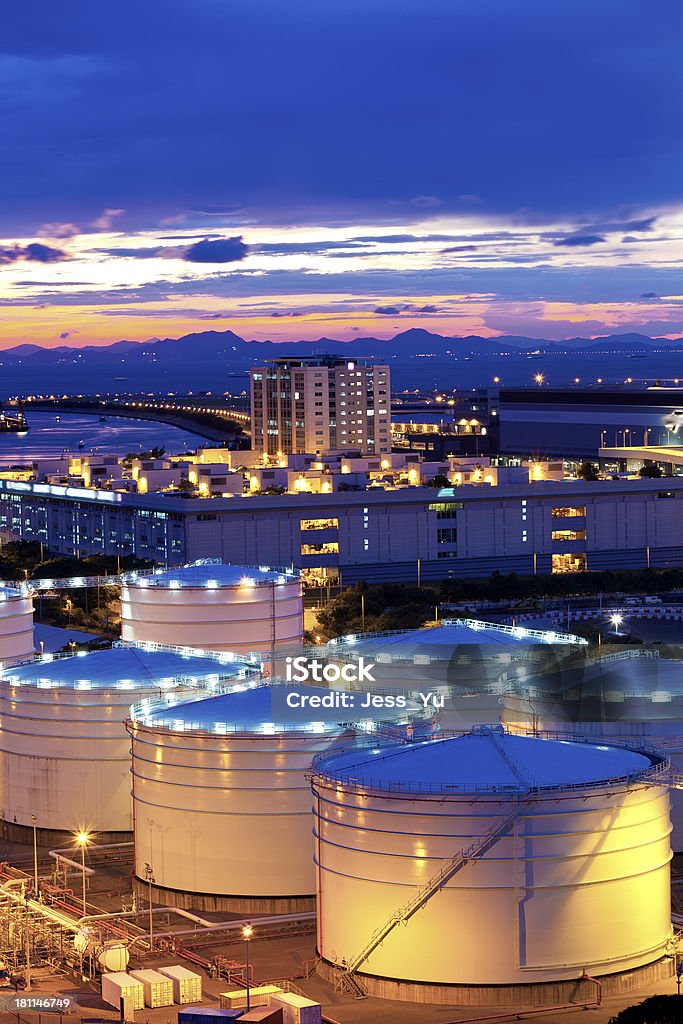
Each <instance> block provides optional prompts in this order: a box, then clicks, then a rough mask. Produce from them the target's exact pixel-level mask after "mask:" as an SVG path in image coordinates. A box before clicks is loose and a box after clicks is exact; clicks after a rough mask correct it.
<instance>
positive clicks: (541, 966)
mask: <svg viewBox="0 0 683 1024" xmlns="http://www.w3.org/2000/svg"><path fill="white" fill-rule="evenodd" d="M666 765H667V762H666V759H663V758H660V757H658V756H657V755H655V754H650V753H646V752H645V751H642V750H639V751H635V750H630V749H625V748H619V747H610V746H605V745H599V746H596V745H594V744H589V743H571V742H557V741H551V740H542V739H536V738H532V737H523V736H514V735H509V734H506V733H504V732H503V730H502V728H501V727H500V726H499V727H497V728H495V729H489V728H485V727H481V728H480V729H476V728H475V729H474V730H472V732H471V733H469V734H463V735H461V736H458V737H455V738H450V739H445V740H432V741H427V742H423V743H420V744H412V745H408V746H405V745H404V746H389V747H387V748H379V749H377V748H375V749H374V750H372V749H369V750H365V751H364V752H359V751H358V749H356V750H350V751H348V752H333V753H331V754H329V755H327V756H322V757H320V758H318V759H317V760H316V763H315V764H314V770H313V776H312V778H313V796H314V804H315V807H314V813H315V819H316V836H317V846H316V861H317V866H318V915H319V921H318V948H319V951H320V953H321V955H322V957H323V963H324V965H325V966H324V968H323V970H324V973H326V974H327V975H334V974H335V973H340V972H343V970H344V967H346V969H347V970H351V971H353V972H354V975H353V976H354V977H357V978H360V979H361V980H362V983H363V984H364V986H365V987H366V989H367V991H368V992H369V993H370V994H375V995H379V996H383V997H387V998H406V999H412V1000H419V1001H433V1002H441V1003H458V1004H461V1003H471V1004H473V1003H495V1004H496V1005H501V1004H507V1005H511V1006H512V1007H513V1008H515V1007H518V1006H520V1005H530V1004H534V1003H535V1004H536V1005H550V1004H553V1003H555V1004H556V1003H559V1002H564V1001H569V999H570V998H571V999H579V998H581V997H580V996H579V995H578V994H577V993H578V988H577V982H576V979H579V978H581V976H582V975H583V974H584V971H585V972H587V973H588V974H590V975H592V976H597V975H611V974H614V973H616V972H622V971H633V970H634V969H636V968H639V967H641V966H643V965H647V964H653V963H654V962H659V961H660V958H662V957H663V956H664V954H665V953H666V951H667V943H668V941H669V938H670V935H671V919H670V905H669V860H670V857H671V853H670V848H669V829H670V825H669V794H668V789H667V787H666V785H665V784H663V783H662V782H661V781H660V776H661V775H662V769H664V768H666ZM462 851H467V852H466V855H465V856H464V857H463V856H461V852H462ZM455 867H457V868H458V869H457V870H455V871H454V870H453V869H454V868H455ZM449 871H450V873H449ZM416 907H419V909H416ZM411 908H412V910H414V913H412V914H411V913H410V911H411ZM392 921H393V922H394V924H393V926H391V927H388V930H387V926H388V924H389V922H392ZM385 923H386V924H385ZM378 937H379V939H381V941H380V942H379V944H378V943H377V938H378ZM653 970H654V971H655V974H656V973H657V971H659V970H660V967H657V968H653ZM661 970H662V971H664V972H665V974H666V976H669V975H670V973H671V967H670V964H669V963H668V960H667V961H666V964H665V965H664V966H661ZM582 995H583V991H582ZM592 996H593V989H592V987H591V985H590V984H589V985H588V986H587V988H586V998H587V999H590V998H592Z"/></svg>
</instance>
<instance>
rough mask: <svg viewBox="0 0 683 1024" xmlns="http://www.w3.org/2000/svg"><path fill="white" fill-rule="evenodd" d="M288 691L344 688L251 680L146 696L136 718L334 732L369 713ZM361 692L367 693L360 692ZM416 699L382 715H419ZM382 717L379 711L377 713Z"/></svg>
mask: <svg viewBox="0 0 683 1024" xmlns="http://www.w3.org/2000/svg"><path fill="white" fill-rule="evenodd" d="M289 693H297V694H302V693H305V694H306V695H307V696H312V697H328V698H329V697H330V695H331V694H332V695H334V694H335V693H337V694H338V693H339V691H331V690H329V689H327V688H326V687H323V686H305V687H302V686H296V685H286V684H275V685H251V686H250V685H249V684H248V683H247V684H246V685H242V686H238V687H234V688H233V689H232V690H231V691H230V692H228V693H221V694H217V695H215V696H212V697H203V698H200V699H197V700H193V699H190V700H182V699H181V700H180V701H174V702H173V703H170V704H169V703H168V702H167V701H165V702H164V703H163V704H159V703H158V702H149V704H148V703H147V702H145V701H142V702H140V703H138V704H136V705H134V707H133V708H132V718H133V719H134V720H136V721H142V722H143V723H144V724H145V725H148V726H151V727H158V728H162V729H170V730H178V731H184V730H189V731H199V732H212V733H227V732H247V733H249V732H258V733H267V734H273V733H278V732H319V733H324V732H334V731H338V729H339V727H340V726H341V725H344V724H351V723H353V722H358V721H361V720H364V719H367V717H368V714H367V711H366V712H362V711H359V710H354V709H353V708H344V707H341V706H339V705H337V706H334V707H316V708H309V709H305V710H291V709H288V708H287V704H286V700H287V695H288V694H289ZM356 696H357V697H360V696H362V695H360V694H356ZM419 715H420V710H419V709H418V706H417V704H416V703H413V702H409V704H408V707H407V708H403V709H396V710H389V709H387V710H386V711H385V713H384V714H383V715H382V716H381V717H382V718H383V720H384V721H394V722H395V721H397V720H398V719H399V718H402V719H404V720H408V719H412V717H413V716H416V717H417V716H419ZM373 720H374V721H376V720H377V715H375V716H374V717H373Z"/></svg>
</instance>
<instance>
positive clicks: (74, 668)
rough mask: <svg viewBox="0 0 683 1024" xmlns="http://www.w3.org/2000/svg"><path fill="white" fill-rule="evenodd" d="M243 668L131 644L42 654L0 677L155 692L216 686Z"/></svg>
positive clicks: (31, 682) (52, 684) (230, 660)
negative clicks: (174, 687) (181, 687)
mask: <svg viewBox="0 0 683 1024" xmlns="http://www.w3.org/2000/svg"><path fill="white" fill-rule="evenodd" d="M244 670H245V664H244V662H242V661H239V660H238V659H233V658H231V657H229V656H228V657H226V658H225V659H222V660H221V659H217V658H215V657H214V658H208V657H200V656H196V655H193V654H191V653H189V652H188V653H187V654H180V653H177V652H174V651H160V650H154V651H149V650H144V649H142V648H138V647H132V646H131V647H111V648H110V649H108V650H104V651H81V652H79V653H78V654H74V655H69V656H67V657H59V656H57V657H54V656H53V655H50V654H46V655H43V657H37V658H34V659H32V660H31V661H29V662H26V663H24V664H23V665H15V666H13V667H11V668H7V669H5V670H4V671H2V673H1V674H0V678H1V679H3V680H4V681H5V682H8V683H11V684H13V685H17V686H38V687H46V688H47V687H64V688H67V689H74V690H79V689H82V690H90V689H106V688H113V689H119V690H139V689H144V688H146V687H154V688H155V689H157V690H158V689H163V688H164V687H171V686H177V685H179V684H180V683H185V684H204V685H217V684H218V683H220V682H221V681H223V680H231V679H236V678H237V677H238V676H239V675H240V674H242V673H243V672H244Z"/></svg>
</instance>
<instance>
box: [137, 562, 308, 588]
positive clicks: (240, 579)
mask: <svg viewBox="0 0 683 1024" xmlns="http://www.w3.org/2000/svg"><path fill="white" fill-rule="evenodd" d="M298 577H299V574H298V573H297V572H293V571H292V570H290V569H273V568H271V567H270V566H267V565H259V566H253V565H232V564H229V563H226V562H221V561H220V559H210V558H206V559H201V560H200V561H198V562H192V563H190V564H189V565H180V566H178V567H177V568H174V569H163V570H162V571H160V572H154V573H150V574H145V573H128V574H127V575H126V577H125V585H126V586H129V587H169V588H175V587H178V588H180V587H203V588H206V589H209V590H217V589H219V588H221V587H240V586H241V587H253V586H259V584H262V583H280V584H283V583H287V582H289V581H291V580H295V579H298Z"/></svg>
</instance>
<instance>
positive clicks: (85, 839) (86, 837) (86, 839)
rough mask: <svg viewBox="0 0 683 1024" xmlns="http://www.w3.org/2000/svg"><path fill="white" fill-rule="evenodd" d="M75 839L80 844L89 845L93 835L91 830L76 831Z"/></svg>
mask: <svg viewBox="0 0 683 1024" xmlns="http://www.w3.org/2000/svg"><path fill="white" fill-rule="evenodd" d="M74 839H75V840H76V843H77V844H78V846H88V844H89V843H90V841H91V839H92V836H91V834H90V832H83V831H81V832H76V834H75V835H74Z"/></svg>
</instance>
